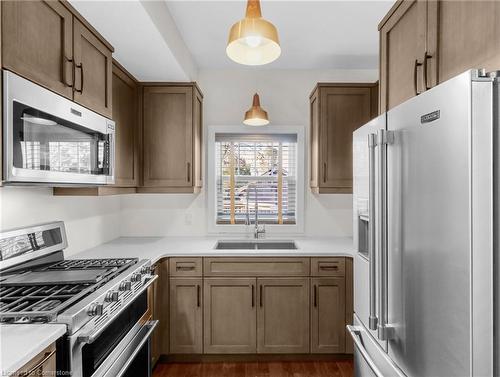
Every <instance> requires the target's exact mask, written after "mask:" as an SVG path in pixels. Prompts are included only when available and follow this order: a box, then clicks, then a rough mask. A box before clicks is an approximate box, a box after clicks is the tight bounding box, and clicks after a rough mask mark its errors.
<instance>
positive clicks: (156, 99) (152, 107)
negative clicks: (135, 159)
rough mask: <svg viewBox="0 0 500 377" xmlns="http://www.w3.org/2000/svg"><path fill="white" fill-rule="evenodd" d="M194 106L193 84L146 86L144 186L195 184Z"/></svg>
mask: <svg viewBox="0 0 500 377" xmlns="http://www.w3.org/2000/svg"><path fill="white" fill-rule="evenodd" d="M192 107H193V89H192V87H172V86H168V87H145V88H144V107H143V109H144V110H143V111H144V125H143V138H144V156H143V157H144V186H146V187H191V186H192V184H193V176H192V163H193V161H192V159H193V155H192V148H193V126H192V125H193V111H192Z"/></svg>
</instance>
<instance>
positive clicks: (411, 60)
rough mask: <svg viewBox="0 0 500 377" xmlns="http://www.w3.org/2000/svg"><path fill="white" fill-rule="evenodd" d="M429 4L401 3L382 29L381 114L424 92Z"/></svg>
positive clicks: (414, 0) (417, 0) (420, 0)
mask: <svg viewBox="0 0 500 377" xmlns="http://www.w3.org/2000/svg"><path fill="white" fill-rule="evenodd" d="M426 11H427V2H426V0H408V1H402V2H401V3H400V4H399V6H398V7H397V8H396V9H395V10H394V12H393V13H392V15H391V16H390V17H389V18H388V19H387V21H386V22H385V23H384V24H383V25H382V27H381V28H380V112H384V111H387V110H389V109H391V108H392V107H394V106H396V105H399V104H400V103H402V102H404V101H406V100H407V99H409V98H411V97H413V96H415V95H417V93H419V92H422V91H424V90H425V87H424V82H423V81H424V80H423V59H424V55H425V40H426V27H427V21H426V18H427V13H426Z"/></svg>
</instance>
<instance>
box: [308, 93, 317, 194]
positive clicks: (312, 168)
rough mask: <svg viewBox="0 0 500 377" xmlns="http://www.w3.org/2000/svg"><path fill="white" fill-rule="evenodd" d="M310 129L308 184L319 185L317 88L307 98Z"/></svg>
mask: <svg viewBox="0 0 500 377" xmlns="http://www.w3.org/2000/svg"><path fill="white" fill-rule="evenodd" d="M309 103H310V105H309V106H310V108H309V115H310V117H311V119H310V125H309V126H310V130H309V139H310V140H309V186H310V187H311V188H316V187H318V186H319V165H320V162H319V89H316V90H315V91H314V93H313V94H312V95H311V97H310V99H309Z"/></svg>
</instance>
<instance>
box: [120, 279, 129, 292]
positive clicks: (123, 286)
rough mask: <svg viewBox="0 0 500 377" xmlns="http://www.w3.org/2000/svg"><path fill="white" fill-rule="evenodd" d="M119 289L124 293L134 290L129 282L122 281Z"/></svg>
mask: <svg viewBox="0 0 500 377" xmlns="http://www.w3.org/2000/svg"><path fill="white" fill-rule="evenodd" d="M118 289H119V290H120V291H122V292H125V291H130V290H131V289H132V283H131V282H129V281H122V282H121V283H120V285H119V287H118Z"/></svg>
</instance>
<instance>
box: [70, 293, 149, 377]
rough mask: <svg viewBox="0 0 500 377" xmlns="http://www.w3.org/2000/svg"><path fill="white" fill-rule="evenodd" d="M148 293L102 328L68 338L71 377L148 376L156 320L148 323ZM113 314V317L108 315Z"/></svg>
mask: <svg viewBox="0 0 500 377" xmlns="http://www.w3.org/2000/svg"><path fill="white" fill-rule="evenodd" d="M147 305H148V304H147V291H145V290H144V291H143V292H142V293H141V294H139V295H138V296H137V297H136V298H134V300H133V302H131V303H130V304H129V305H128V306H127V307H126V309H124V310H122V311H121V312H119V314H116V313H115V314H116V316H115V317H113V318H112V320H111V321H110V322H107V324H106V325H105V327H103V328H100V329H99V328H98V329H96V330H94V331H93V332H92V333H91V334H88V333H86V332H85V331H87V330H88V329H85V328H82V329H81V330H80V331H78V332H76V333H75V334H73V335H71V336H69V339H68V346H69V352H70V355H69V356H70V365H69V372H71V375H72V376H73V377H103V376H106V377H118V376H131V377H132V376H133V377H150V376H151V347H150V341H149V339H150V337H151V333H152V332H153V330H154V328H155V326H156V324H157V321H147V318H145V314H146V312H147V307H148V306H147ZM110 315H113V314H110Z"/></svg>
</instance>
